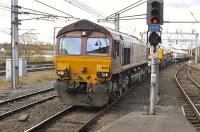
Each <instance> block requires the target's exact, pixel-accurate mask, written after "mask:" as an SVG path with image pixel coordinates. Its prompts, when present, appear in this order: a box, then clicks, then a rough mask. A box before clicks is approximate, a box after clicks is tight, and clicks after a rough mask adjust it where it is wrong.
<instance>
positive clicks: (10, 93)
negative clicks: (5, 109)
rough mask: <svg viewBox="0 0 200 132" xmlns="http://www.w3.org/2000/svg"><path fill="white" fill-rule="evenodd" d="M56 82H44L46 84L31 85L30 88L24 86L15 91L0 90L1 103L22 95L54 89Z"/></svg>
mask: <svg viewBox="0 0 200 132" xmlns="http://www.w3.org/2000/svg"><path fill="white" fill-rule="evenodd" d="M54 82H55V81H44V82H40V83H35V84H32V85H29V86H23V87H20V88H18V89H16V90H13V89H6V90H0V101H3V100H6V99H10V98H14V97H18V96H20V95H24V94H28V93H31V92H35V91H40V90H43V89H47V88H51V87H53V83H54Z"/></svg>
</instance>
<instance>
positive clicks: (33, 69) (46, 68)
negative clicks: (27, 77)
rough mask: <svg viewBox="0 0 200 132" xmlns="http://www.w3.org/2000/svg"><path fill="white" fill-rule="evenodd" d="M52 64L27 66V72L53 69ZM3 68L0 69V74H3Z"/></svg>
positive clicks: (4, 72)
mask: <svg viewBox="0 0 200 132" xmlns="http://www.w3.org/2000/svg"><path fill="white" fill-rule="evenodd" d="M54 68H55V67H54V66H46V67H35V68H27V72H36V71H45V70H53V69H54ZM5 74H6V71H5V70H0V75H5Z"/></svg>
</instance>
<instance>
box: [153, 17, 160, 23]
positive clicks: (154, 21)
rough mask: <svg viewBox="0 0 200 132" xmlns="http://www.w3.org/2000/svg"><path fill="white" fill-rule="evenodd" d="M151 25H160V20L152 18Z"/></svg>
mask: <svg viewBox="0 0 200 132" xmlns="http://www.w3.org/2000/svg"><path fill="white" fill-rule="evenodd" d="M151 23H152V24H158V23H159V21H158V18H155V17H154V18H152V19H151Z"/></svg>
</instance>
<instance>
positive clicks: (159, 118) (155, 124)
mask: <svg viewBox="0 0 200 132" xmlns="http://www.w3.org/2000/svg"><path fill="white" fill-rule="evenodd" d="M98 132H196V130H195V128H194V127H193V126H192V125H191V124H190V123H189V122H188V121H187V119H186V118H185V117H184V116H183V114H182V113H181V111H180V112H177V111H176V112H173V111H171V112H159V113H158V114H157V115H145V114H144V113H142V112H131V113H129V114H127V115H125V116H123V117H121V118H119V119H118V120H116V121H115V122H112V123H111V124H109V125H108V126H106V127H104V128H102V129H100V130H99V131H98Z"/></svg>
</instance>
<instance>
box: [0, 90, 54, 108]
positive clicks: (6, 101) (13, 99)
mask: <svg viewBox="0 0 200 132" xmlns="http://www.w3.org/2000/svg"><path fill="white" fill-rule="evenodd" d="M53 89H54V88H48V89H44V90H40V91H36V92H32V93H29V94H25V95H21V96H18V97H15V98H11V99H7V100H4V101H1V102H0V106H1V105H3V104H5V103H8V102H12V101H16V100H19V99H23V98H26V97H29V96H32V95H36V94H39V93H43V92H47V91H51V90H53Z"/></svg>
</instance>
